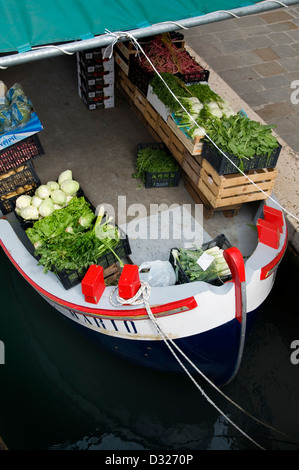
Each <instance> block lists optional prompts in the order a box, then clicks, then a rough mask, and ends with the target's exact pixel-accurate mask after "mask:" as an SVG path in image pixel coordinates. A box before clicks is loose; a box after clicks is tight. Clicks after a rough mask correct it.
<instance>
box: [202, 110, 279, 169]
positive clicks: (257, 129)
mask: <svg viewBox="0 0 299 470" xmlns="http://www.w3.org/2000/svg"><path fill="white" fill-rule="evenodd" d="M274 127H275V126H271V125H266V124H260V123H259V122H257V121H252V120H251V119H248V118H247V117H246V116H242V115H239V114H237V115H234V116H230V117H224V118H222V119H210V118H209V119H207V120H206V121H205V128H206V132H207V134H208V135H209V137H210V138H211V139H212V141H213V142H214V143H215V144H216V145H217V146H218V147H219V148H221V150H222V151H223V152H225V153H227V154H231V155H234V156H236V157H238V160H239V168H240V169H241V170H243V168H244V164H245V161H246V160H249V159H250V158H255V157H256V156H262V155H263V156H267V157H268V158H269V157H270V156H271V155H272V153H273V151H274V150H275V149H277V147H278V146H279V143H278V141H277V139H276V137H275V136H274V135H273V134H272V129H273V128H274Z"/></svg>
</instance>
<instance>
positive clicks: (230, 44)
mask: <svg viewBox="0 0 299 470" xmlns="http://www.w3.org/2000/svg"><path fill="white" fill-rule="evenodd" d="M216 47H217V48H218V50H219V52H220V53H222V54H233V53H234V52H240V51H248V50H250V49H252V46H251V44H249V43H248V40H245V39H241V40H237V39H236V40H231V41H224V42H220V43H217V45H216Z"/></svg>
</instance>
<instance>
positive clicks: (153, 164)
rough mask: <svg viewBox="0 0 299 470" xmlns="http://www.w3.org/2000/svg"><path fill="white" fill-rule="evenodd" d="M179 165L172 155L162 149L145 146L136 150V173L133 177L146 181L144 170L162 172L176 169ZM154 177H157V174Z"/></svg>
mask: <svg viewBox="0 0 299 470" xmlns="http://www.w3.org/2000/svg"><path fill="white" fill-rule="evenodd" d="M178 169H179V167H178V164H177V163H176V161H175V160H174V159H173V157H172V156H171V155H170V154H169V153H167V152H166V150H164V149H159V148H151V147H145V148H143V149H140V150H139V151H138V155H137V162H136V173H134V174H133V178H141V179H142V180H143V182H144V183H145V181H146V172H150V173H162V172H174V171H178ZM156 177H157V178H158V179H159V175H158V174H157V175H156Z"/></svg>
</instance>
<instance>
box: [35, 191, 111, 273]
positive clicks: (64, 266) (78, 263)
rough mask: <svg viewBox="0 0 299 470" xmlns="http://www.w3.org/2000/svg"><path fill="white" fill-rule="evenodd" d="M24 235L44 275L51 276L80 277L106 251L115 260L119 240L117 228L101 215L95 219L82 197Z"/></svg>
mask: <svg viewBox="0 0 299 470" xmlns="http://www.w3.org/2000/svg"><path fill="white" fill-rule="evenodd" d="M95 218H96V221H95V223H93V222H94V219H95ZM82 222H84V223H82ZM26 234H27V236H28V238H29V239H30V241H31V242H32V243H33V245H34V246H35V255H36V256H37V257H39V262H38V264H39V265H42V266H44V272H47V271H48V270H50V271H52V272H54V273H58V272H60V271H62V270H66V271H67V272H69V271H73V270H76V271H78V273H83V272H84V271H85V270H86V269H87V268H88V267H89V266H90V265H91V264H96V263H97V262H98V259H99V258H100V257H101V256H103V255H104V254H106V253H107V252H109V251H112V252H113V253H114V255H115V256H116V257H117V255H116V253H115V252H114V249H115V247H116V246H117V245H118V243H119V240H120V238H119V233H118V229H117V227H115V226H114V225H112V224H111V223H110V220H106V221H104V220H103V212H101V213H100V214H99V215H98V216H97V217H96V216H95V214H94V213H93V211H92V209H91V207H90V205H89V204H88V202H87V201H86V200H85V199H84V197H81V198H73V199H72V200H71V201H70V203H69V205H68V206H67V207H64V208H62V209H60V210H57V211H54V212H53V213H52V214H51V215H50V216H48V217H45V218H44V219H41V220H38V221H37V222H35V223H34V225H33V227H31V228H28V229H27V230H26ZM117 258H118V257H117ZM119 261H120V260H119Z"/></svg>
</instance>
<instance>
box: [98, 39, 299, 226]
mask: <svg viewBox="0 0 299 470" xmlns="http://www.w3.org/2000/svg"><path fill="white" fill-rule="evenodd" d="M106 31H107V34H111V35H112V36H113V37H114V41H113V45H114V44H115V43H116V41H115V39H116V37H119V38H121V37H124V36H125V37H128V38H129V39H131V41H132V42H133V44H134V45H135V48H136V49H137V50H138V49H140V51H141V52H142V54H143V55H144V56H145V58H146V59H147V61H148V62H149V64H150V65H151V67H152V68H153V70H154V71H155V72H156V74H157V75H158V77H159V78H160V79H161V80H162V82H163V83H164V85H165V86H166V87H167V89H168V91H169V92H170V93H171V94H172V96H173V97H174V98H175V100H176V101H177V102H178V103H179V105H180V106H181V108H182V109H183V110H184V111H185V113H186V114H187V115H188V117H189V118H190V119H191V120H192V121H193V123H194V124H195V125H196V126H197V127H198V128H199V129H200V130H201V131H202V133H203V135H204V136H205V137H206V138H207V139H208V140H209V141H210V142H211V143H212V144H213V145H214V146H215V147H216V149H217V150H218V151H219V152H220V153H221V154H222V155H223V156H224V157H225V158H227V159H228V160H229V162H230V163H231V164H232V165H233V166H234V167H235V168H236V169H237V170H238V171H239V172H240V173H241V174H242V175H243V176H245V177H246V178H247V179H248V180H249V182H250V183H251V184H253V185H254V186H255V187H256V188H257V189H258V190H259V191H261V192H262V193H263V194H264V195H265V196H266V197H267V198H269V199H270V200H271V201H272V202H274V204H276V205H277V206H278V207H280V209H282V210H283V211H285V212H286V213H287V214H288V215H290V216H291V217H293V218H294V219H295V220H297V221H299V218H298V217H297V216H295V215H294V214H292V213H291V212H290V211H288V210H287V209H286V208H285V207H283V206H282V205H281V204H279V202H278V201H277V200H276V199H274V198H272V197H271V196H269V195H268V194H267V193H266V192H265V191H264V190H263V189H262V188H260V187H259V186H258V184H256V183H255V182H254V181H253V180H252V179H251V178H250V177H249V176H248V175H247V174H246V173H244V172H243V171H242V170H240V168H239V167H238V166H237V165H236V164H235V163H234V162H233V161H232V160H231V159H230V158H229V157H228V156H227V155H226V153H225V152H223V150H221V149H220V148H219V147H218V145H217V144H216V143H215V142H214V141H213V140H212V139H211V138H210V136H209V135H208V134H207V133H206V132H205V130H204V129H203V128H202V127H201V126H200V125H199V124H198V123H197V122H196V121H195V119H194V118H193V116H191V115H190V114H189V112H188V111H187V109H186V108H185V107H184V105H183V104H182V103H181V102H180V100H179V99H178V97H177V96H176V95H175V94H174V93H173V91H172V90H171V89H170V88H169V86H168V84H167V83H166V82H165V80H164V79H163V77H162V76H161V74H160V73H159V71H158V70H157V69H156V67H155V66H154V64H153V63H152V61H151V60H150V58H149V57H148V56H147V55H146V53H145V52H144V50H143V48H142V47H141V45H140V44H139V43H138V41H137V40H136V38H135V37H134V36H133V35H132V34H130V33H128V32H122V31H121V32H120V31H119V32H115V33H111V32H109V31H108V30H106Z"/></svg>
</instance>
